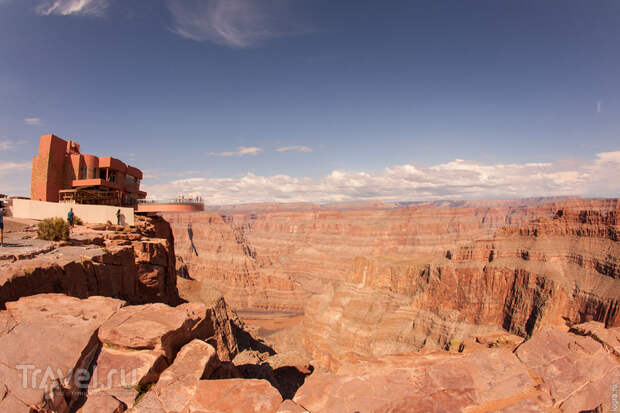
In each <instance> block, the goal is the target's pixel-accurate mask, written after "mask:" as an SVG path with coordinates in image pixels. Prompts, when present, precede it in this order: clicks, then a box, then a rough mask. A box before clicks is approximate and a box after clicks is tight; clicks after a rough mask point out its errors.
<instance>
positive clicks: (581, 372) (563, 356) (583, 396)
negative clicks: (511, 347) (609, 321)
mask: <svg viewBox="0 0 620 413" xmlns="http://www.w3.org/2000/svg"><path fill="white" fill-rule="evenodd" d="M566 330H567V329H562V328H554V327H547V328H544V329H543V330H541V331H539V332H538V333H536V334H535V335H534V336H533V337H532V338H531V339H529V340H528V341H526V342H525V343H523V344H522V345H521V346H519V348H518V349H517V351H516V352H515V354H516V355H517V357H519V359H520V360H521V361H522V362H523V363H524V364H525V365H527V366H528V367H529V368H530V369H531V370H532V371H533V372H534V373H535V374H536V375H538V376H539V377H540V379H542V381H543V382H544V384H545V386H546V387H548V388H549V391H550V394H551V397H552V398H553V400H554V405H555V406H556V407H559V408H561V409H562V410H563V411H567V412H573V411H582V410H594V409H595V408H596V407H597V406H599V405H602V406H604V407H605V408H606V409H611V406H610V403H611V393H612V386H613V385H614V384H617V383H618V382H619V380H620V364H619V363H618V360H617V359H616V358H615V357H614V356H613V355H612V354H610V352H608V351H607V350H606V349H605V347H604V346H603V345H602V343H600V342H598V341H596V340H595V339H593V336H582V335H578V334H571V333H568V332H567V331H566ZM615 330H618V329H615ZM616 334H617V332H616Z"/></svg>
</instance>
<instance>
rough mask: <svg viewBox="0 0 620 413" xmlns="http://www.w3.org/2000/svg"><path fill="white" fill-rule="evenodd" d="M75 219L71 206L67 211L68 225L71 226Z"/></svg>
mask: <svg viewBox="0 0 620 413" xmlns="http://www.w3.org/2000/svg"><path fill="white" fill-rule="evenodd" d="M74 220H75V214H74V213H73V208H71V209H70V210H69V212H68V213H67V221H69V226H70V227H72V228H73V222H74Z"/></svg>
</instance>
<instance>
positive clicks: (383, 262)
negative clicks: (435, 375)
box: [302, 206, 620, 369]
mask: <svg viewBox="0 0 620 413" xmlns="http://www.w3.org/2000/svg"><path fill="white" fill-rule="evenodd" d="M619 228H620V226H619V223H618V209H617V207H615V206H614V208H600V209H587V210H581V209H580V208H577V209H572V208H567V207H564V208H560V209H557V210H556V211H555V212H554V213H553V215H552V217H551V218H539V219H536V220H534V221H533V222H531V223H527V224H524V225H520V226H506V227H501V228H500V229H498V230H497V231H496V234H495V235H494V236H493V237H490V238H488V239H481V240H478V241H474V242H470V243H467V244H462V245H460V246H456V247H453V248H451V249H445V250H443V251H442V252H440V253H438V254H435V255H431V256H422V257H412V258H407V257H403V256H401V255H391V256H380V257H371V258H368V257H358V258H356V259H355V260H354V263H353V265H352V267H351V270H350V271H349V273H348V274H347V277H346V282H344V283H342V284H341V285H339V286H337V287H335V288H333V289H332V290H331V291H329V292H327V293H326V294H322V295H316V296H314V297H313V298H312V299H311V300H310V302H309V304H308V306H307V308H306V318H305V320H304V328H303V329H302V334H303V341H304V345H305V348H306V349H307V351H308V352H309V353H310V355H311V356H312V357H313V358H314V359H315V362H316V363H318V364H319V365H322V366H324V367H327V368H331V369H337V368H338V366H339V363H340V362H339V359H340V356H341V355H342V354H344V353H346V352H347V351H354V352H357V353H359V354H362V355H367V356H380V355H385V354H391V353H395V352H400V351H417V350H420V349H422V348H424V347H434V348H449V347H450V344H451V342H453V341H455V340H456V341H458V342H461V343H462V342H464V341H465V340H466V339H468V338H470V337H472V336H475V335H479V334H489V333H493V332H498V331H500V330H505V331H509V332H511V333H514V334H517V335H519V336H521V337H528V336H530V335H531V334H532V333H534V332H535V331H536V330H537V329H539V328H541V327H542V326H545V325H556V326H562V325H565V324H566V323H569V324H573V323H581V322H585V321H590V320H595V321H599V322H602V323H604V324H605V325H606V326H607V327H616V326H620V317H619V316H618V305H619V297H620V280H619V279H618V278H619V275H620V274H619V272H618V270H619V257H620V244H619V243H618V229H619Z"/></svg>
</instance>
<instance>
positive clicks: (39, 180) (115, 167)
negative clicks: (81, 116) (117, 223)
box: [30, 135, 146, 206]
mask: <svg viewBox="0 0 620 413" xmlns="http://www.w3.org/2000/svg"><path fill="white" fill-rule="evenodd" d="M141 179H142V171H140V170H139V169H137V168H134V167H133V166H129V165H127V164H125V163H123V162H121V161H119V160H118V159H115V158H112V157H109V156H107V157H101V158H100V157H97V156H93V155H87V154H82V153H80V145H78V144H77V143H76V142H72V141H66V140H64V139H60V138H59V137H58V136H55V135H44V136H41V141H40V143H39V155H38V156H35V157H34V158H33V160H32V181H31V187H30V199H32V200H35V201H47V202H59V201H75V202H78V203H84V204H104V205H119V206H120V205H126V206H129V205H135V204H136V203H137V201H138V199H143V198H145V197H146V192H143V191H140V180H141Z"/></svg>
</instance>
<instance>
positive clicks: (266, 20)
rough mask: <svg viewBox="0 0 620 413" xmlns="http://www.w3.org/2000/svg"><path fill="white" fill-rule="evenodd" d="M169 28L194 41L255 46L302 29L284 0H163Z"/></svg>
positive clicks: (288, 3) (235, 45)
mask: <svg viewBox="0 0 620 413" xmlns="http://www.w3.org/2000/svg"><path fill="white" fill-rule="evenodd" d="M167 4H168V9H169V10H170V13H171V14H172V26H171V28H170V29H171V31H172V32H173V33H176V34H178V35H179V36H181V37H185V38H187V39H192V40H196V41H210V42H213V43H217V44H221V45H225V46H230V47H241V48H243V47H250V46H255V45H257V44H259V43H261V42H263V41H265V40H267V39H271V38H275V37H281V36H286V35H292V34H296V33H300V32H303V31H307V30H303V29H301V28H300V27H299V23H297V22H296V19H295V18H294V17H293V14H294V13H292V12H291V10H290V8H291V5H292V2H290V1H287V0H167Z"/></svg>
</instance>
